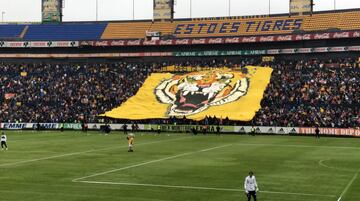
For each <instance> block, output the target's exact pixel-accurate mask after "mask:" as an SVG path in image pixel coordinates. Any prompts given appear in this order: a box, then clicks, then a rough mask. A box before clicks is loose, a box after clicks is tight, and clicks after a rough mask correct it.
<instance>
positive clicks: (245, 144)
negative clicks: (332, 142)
mask: <svg viewBox="0 0 360 201" xmlns="http://www.w3.org/2000/svg"><path fill="white" fill-rule="evenodd" d="M234 145H241V146H271V147H297V148H327V149H359V150H360V147H339V146H312V145H292V144H254V143H235V144H234Z"/></svg>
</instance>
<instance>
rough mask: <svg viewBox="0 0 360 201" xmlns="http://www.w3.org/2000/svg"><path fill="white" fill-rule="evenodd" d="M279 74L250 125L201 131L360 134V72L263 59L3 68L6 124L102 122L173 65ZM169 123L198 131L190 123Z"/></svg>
mask: <svg viewBox="0 0 360 201" xmlns="http://www.w3.org/2000/svg"><path fill="white" fill-rule="evenodd" d="M173 64H175V65H178V66H209V67H222V66H228V67H243V66H246V65H249V64H250V65H264V66H270V67H272V68H273V69H274V72H273V74H272V78H271V82H270V84H269V86H268V88H267V90H266V92H265V95H264V99H263V101H262V104H261V105H262V109H261V110H260V111H259V112H257V114H256V116H255V118H254V119H253V121H251V122H233V121H230V120H228V119H226V118H225V119H223V120H219V119H217V118H214V117H207V118H206V119H204V120H203V121H202V122H200V124H219V123H221V124H237V125H257V126H322V127H359V125H360V116H359V114H360V111H359V108H360V107H359V105H360V85H359V79H360V68H359V67H358V63H356V61H354V60H351V59H343V60H336V61H332V60H328V61H320V60H317V59H311V60H306V61H281V60H280V61H275V62H267V63H262V62H261V61H259V60H257V59H241V60H238V61H228V60H214V59H210V60H203V59H199V60H191V61H184V62H177V63H173V62H164V63H161V64H153V63H152V64H151V63H148V64H146V63H140V62H139V63H125V62H114V63H106V64H105V63H102V64H95V63H94V64H86V65H85V64H81V65H80V64H77V65H74V64H22V65H20V64H4V63H3V64H0V75H1V76H0V121H2V122H84V121H85V122H96V121H98V120H99V119H98V118H97V116H98V115H99V114H102V113H104V112H105V111H108V110H111V109H113V108H115V107H117V106H119V105H120V104H121V103H123V102H124V101H126V100H127V99H128V98H129V97H131V96H133V95H134V94H135V93H136V92H137V91H138V89H139V88H140V87H141V85H142V84H143V82H144V80H145V79H146V78H147V76H148V75H149V74H151V73H152V72H154V71H156V70H158V69H160V67H161V66H167V65H173ZM166 121H167V123H175V122H177V123H180V122H182V123H186V124H192V123H194V122H190V121H189V120H187V119H186V118H183V119H180V120H177V119H169V120H166Z"/></svg>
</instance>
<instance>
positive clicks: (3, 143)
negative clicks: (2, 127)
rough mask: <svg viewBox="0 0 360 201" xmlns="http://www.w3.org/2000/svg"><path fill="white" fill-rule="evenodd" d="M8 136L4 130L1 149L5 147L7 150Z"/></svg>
mask: <svg viewBox="0 0 360 201" xmlns="http://www.w3.org/2000/svg"><path fill="white" fill-rule="evenodd" d="M6 141H7V137H6V135H5V133H4V132H1V150H4V147H5V149H6V150H8V147H7V144H6Z"/></svg>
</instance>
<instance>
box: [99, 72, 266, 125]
mask: <svg viewBox="0 0 360 201" xmlns="http://www.w3.org/2000/svg"><path fill="white" fill-rule="evenodd" d="M271 72H272V69H271V68H267V67H255V66H248V67H246V68H243V69H242V70H241V71H235V70H231V69H227V68H225V69H216V70H208V71H199V72H191V73H185V74H181V75H179V74H171V73H153V74H152V75H151V76H150V77H149V78H148V79H147V80H146V81H145V83H144V85H143V86H142V87H141V88H140V90H139V91H138V93H137V94H136V95H135V96H133V97H131V98H130V99H129V100H128V101H126V102H125V103H123V104H122V105H121V106H120V107H118V108H115V109H113V110H111V111H110V112H106V113H105V114H104V115H105V116H107V117H111V118H116V119H131V120H140V119H158V118H159V119H160V118H169V117H170V116H177V117H183V116H186V118H188V119H194V120H201V119H204V118H205V117H206V116H216V117H218V118H226V117H228V118H229V119H231V120H241V121H250V120H251V119H252V118H253V117H254V116H255V113H256V112H257V111H258V110H259V109H260V108H261V106H260V102H261V99H262V98H263V94H264V91H265V89H266V87H267V85H268V84H269V82H270V77H271ZM104 115H103V116H104Z"/></svg>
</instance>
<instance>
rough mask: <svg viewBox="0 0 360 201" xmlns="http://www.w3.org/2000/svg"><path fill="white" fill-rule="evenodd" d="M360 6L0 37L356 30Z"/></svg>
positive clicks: (43, 29)
mask: <svg viewBox="0 0 360 201" xmlns="http://www.w3.org/2000/svg"><path fill="white" fill-rule="evenodd" d="M359 19H360V9H352V10H341V11H336V12H334V11H332V12H329V11H327V12H316V13H314V14H313V15H304V16H289V15H287V14H283V15H272V16H244V17H231V18H202V19H180V20H174V21H172V22H169V21H165V22H152V21H132V22H101V23H98V22H86V23H80V22H78V23H77V22H72V23H62V24H41V25H38V24H37V25H33V24H30V25H24V24H22V25H0V40H27V41H39V40H58V41H59V40H111V39H141V38H145V37H146V32H147V31H153V32H161V34H162V35H168V36H172V37H175V38H207V37H232V36H257V35H279V34H292V33H299V32H305V33H307V32H320V31H348V30H360V21H359Z"/></svg>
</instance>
